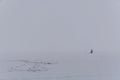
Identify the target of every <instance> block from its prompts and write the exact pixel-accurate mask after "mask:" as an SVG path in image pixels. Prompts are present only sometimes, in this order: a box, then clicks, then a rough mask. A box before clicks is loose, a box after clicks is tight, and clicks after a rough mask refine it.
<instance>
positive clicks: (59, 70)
mask: <svg viewBox="0 0 120 80" xmlns="http://www.w3.org/2000/svg"><path fill="white" fill-rule="evenodd" d="M62 55H63V54H61V55H59V57H58V56H56V59H55V58H54V57H52V56H51V57H49V59H47V60H48V61H47V60H44V59H42V60H35V59H34V60H25V59H24V60H22V59H21V60H1V63H0V74H1V75H0V80H119V79H120V68H119V67H120V65H119V55H118V54H115V55H114V56H113V55H111V54H110V55H108V53H107V54H106V53H105V54H103V53H101V54H100V53H99V52H96V53H94V54H89V53H82V52H81V53H80V54H78V53H77V54H76V53H74V55H70V56H69V55H63V56H62ZM53 59H54V60H53ZM23 64H26V65H27V64H28V65H27V66H25V65H24V66H22V67H20V65H23ZM36 64H37V65H38V66H39V67H37V68H34V69H33V70H36V71H32V70H31V71H28V70H27V69H28V68H30V67H33V66H35V65H36ZM11 66H12V67H15V66H19V69H20V70H12V71H9V69H10V68H11ZM42 67H44V68H45V69H47V70H44V69H43V70H42ZM15 68H16V67H15ZM38 69H40V70H38ZM6 76H7V77H6Z"/></svg>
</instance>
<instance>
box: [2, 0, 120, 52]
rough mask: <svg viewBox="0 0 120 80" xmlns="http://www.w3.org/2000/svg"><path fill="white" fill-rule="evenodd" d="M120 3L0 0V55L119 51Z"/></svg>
mask: <svg viewBox="0 0 120 80" xmlns="http://www.w3.org/2000/svg"><path fill="white" fill-rule="evenodd" d="M119 3H120V0H1V4H0V54H4V53H20V52H21V53H29V52H38V53H39V52H40V53H52V52H53V53H60V52H62V53H69V52H78V53H79V52H81V51H83V50H85V51H88V50H89V49H91V48H93V49H95V50H96V51H110V52H120V49H119V48H120V36H119V34H120V22H119V21H120V6H119Z"/></svg>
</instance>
